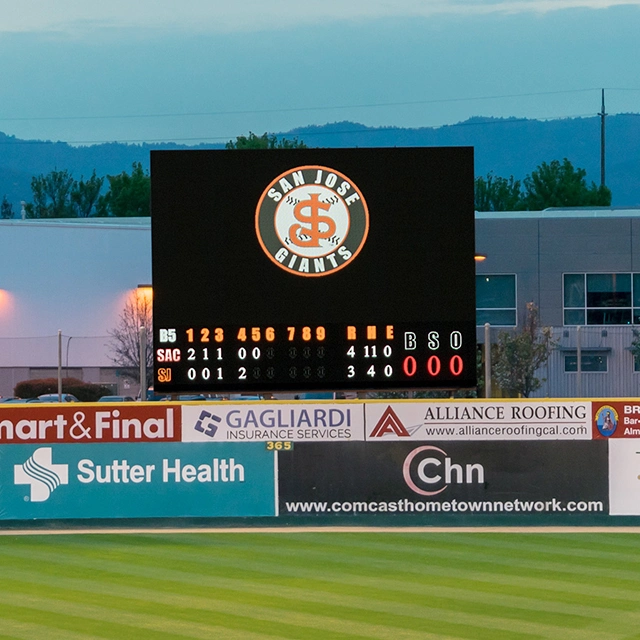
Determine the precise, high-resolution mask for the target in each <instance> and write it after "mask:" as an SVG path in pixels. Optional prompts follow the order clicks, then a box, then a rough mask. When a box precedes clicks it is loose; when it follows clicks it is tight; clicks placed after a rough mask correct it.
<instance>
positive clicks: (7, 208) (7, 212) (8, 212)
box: [0, 195, 13, 220]
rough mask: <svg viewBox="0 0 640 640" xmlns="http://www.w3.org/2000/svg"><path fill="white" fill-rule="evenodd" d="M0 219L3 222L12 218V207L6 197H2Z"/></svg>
mask: <svg viewBox="0 0 640 640" xmlns="http://www.w3.org/2000/svg"><path fill="white" fill-rule="evenodd" d="M0 218H2V219H3V220H9V219H10V218H13V205H12V204H11V203H10V202H9V201H8V200H7V196H6V195H5V196H2V203H0Z"/></svg>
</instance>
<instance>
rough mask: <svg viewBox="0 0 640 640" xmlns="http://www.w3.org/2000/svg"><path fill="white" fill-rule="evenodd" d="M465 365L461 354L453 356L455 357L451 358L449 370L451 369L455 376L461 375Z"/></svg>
mask: <svg viewBox="0 0 640 640" xmlns="http://www.w3.org/2000/svg"><path fill="white" fill-rule="evenodd" d="M463 366H464V365H463V362H462V358H461V357H460V356H453V358H451V360H449V371H451V373H453V375H454V376H459V375H460V374H461V373H462V368H463Z"/></svg>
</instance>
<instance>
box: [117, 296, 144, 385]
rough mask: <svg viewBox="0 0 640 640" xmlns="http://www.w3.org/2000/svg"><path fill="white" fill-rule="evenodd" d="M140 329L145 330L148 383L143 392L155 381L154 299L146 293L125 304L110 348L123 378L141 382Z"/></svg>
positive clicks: (132, 298)
mask: <svg viewBox="0 0 640 640" xmlns="http://www.w3.org/2000/svg"><path fill="white" fill-rule="evenodd" d="M140 327H145V328H146V338H147V339H146V345H145V358H146V367H147V380H146V384H145V385H144V386H143V389H147V388H148V387H149V386H150V385H151V384H152V381H153V331H152V296H151V293H150V292H147V291H145V290H141V289H139V290H137V291H136V292H135V293H134V294H133V295H132V296H131V297H130V298H129V299H128V300H127V302H126V303H125V305H124V308H123V310H122V312H121V314H120V318H119V322H118V325H117V326H116V327H115V329H113V330H111V331H109V332H108V333H109V336H110V337H111V341H110V342H109V343H108V345H107V346H108V348H109V350H110V351H111V353H112V354H113V355H112V357H111V359H112V361H113V363H114V364H115V365H117V366H118V367H122V368H123V372H122V373H123V375H124V376H126V377H127V378H129V379H130V380H134V381H135V382H140Z"/></svg>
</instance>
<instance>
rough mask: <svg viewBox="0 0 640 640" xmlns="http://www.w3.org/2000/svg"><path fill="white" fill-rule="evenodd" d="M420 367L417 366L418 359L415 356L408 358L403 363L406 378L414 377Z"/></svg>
mask: <svg viewBox="0 0 640 640" xmlns="http://www.w3.org/2000/svg"><path fill="white" fill-rule="evenodd" d="M417 368H418V365H417V364H416V359H415V358H414V357H413V356H407V357H406V358H405V359H404V362H403V363H402V370H403V371H404V375H405V376H409V377H411V376H413V375H415V373H416V370H417Z"/></svg>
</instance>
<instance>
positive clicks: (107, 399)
mask: <svg viewBox="0 0 640 640" xmlns="http://www.w3.org/2000/svg"><path fill="white" fill-rule="evenodd" d="M98 402H134V399H133V398H132V397H131V396H102V398H98Z"/></svg>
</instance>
